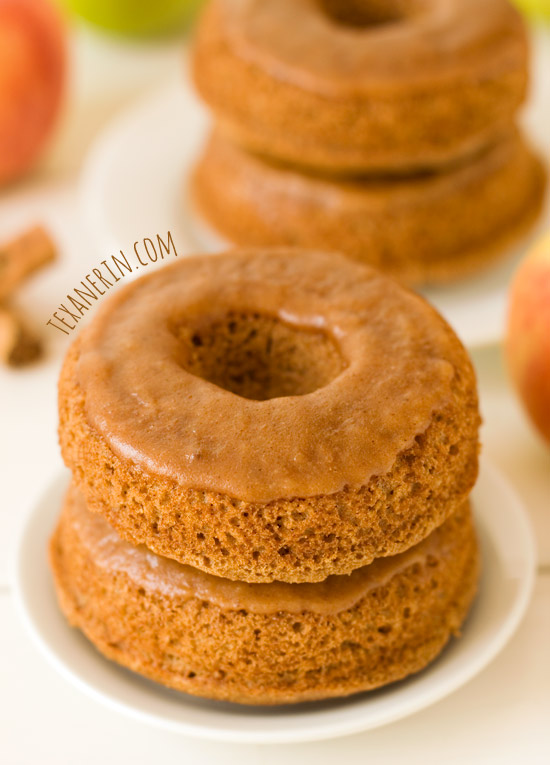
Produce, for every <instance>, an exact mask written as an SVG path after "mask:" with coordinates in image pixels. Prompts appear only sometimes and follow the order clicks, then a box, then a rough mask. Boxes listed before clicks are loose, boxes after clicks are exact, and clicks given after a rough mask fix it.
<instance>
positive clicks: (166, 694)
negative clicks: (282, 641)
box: [15, 464, 535, 743]
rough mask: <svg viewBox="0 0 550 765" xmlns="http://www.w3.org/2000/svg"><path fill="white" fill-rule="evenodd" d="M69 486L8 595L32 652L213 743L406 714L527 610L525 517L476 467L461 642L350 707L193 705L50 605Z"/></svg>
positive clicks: (469, 670) (58, 489)
mask: <svg viewBox="0 0 550 765" xmlns="http://www.w3.org/2000/svg"><path fill="white" fill-rule="evenodd" d="M67 481H68V477H67V476H66V475H64V476H63V477H62V478H59V479H58V480H57V481H56V482H55V483H54V484H53V486H51V488H50V489H49V490H48V491H47V492H46V493H45V494H44V496H43V498H42V500H41V501H40V502H39V503H38V504H37V505H36V507H35V508H34V509H33V511H32V512H31V514H30V515H29V517H28V520H27V523H26V526H25V529H24V531H23V534H22V537H21V540H20V544H19V549H18V557H17V565H16V575H15V590H16V594H17V602H18V605H19V608H20V611H21V613H22V615H23V618H24V621H25V623H26V625H27V627H28V628H29V630H30V632H31V634H32V636H33V637H34V639H35V641H36V642H37V644H38V646H39V647H40V649H41V650H42V651H43V653H44V654H45V655H46V657H47V658H48V659H49V660H50V661H51V662H52V664H53V665H54V666H55V667H56V668H57V669H58V670H59V672H61V674H63V675H64V676H65V677H66V678H67V679H68V680H70V681H71V682H72V683H74V685H76V686H77V687H78V688H80V689H81V690H82V691H84V692H85V693H87V694H89V695H91V696H93V697H94V698H96V699H98V700H99V701H101V702H103V703H104V704H106V705H107V706H109V707H111V708H112V709H116V710H117V711H119V712H123V713H125V714H127V715H129V716H131V717H134V718H137V719H138V720H140V721H142V722H147V723H150V724H152V725H155V726H158V727H161V728H165V729H169V730H172V731H179V732H181V733H184V734H188V735H192V736H198V737H201V738H208V739H213V740H219V741H233V742H237V741H240V742H256V743H282V742H296V741H312V740H316V739H325V738H332V737H335V736H342V735H346V734H350V733H357V732H359V731H363V730H367V729H369V728H375V727H377V726H380V725H384V724H385V723H389V722H391V721H393V720H397V719H399V718H402V717H405V716H406V715H410V714H412V713H413V712H416V711H417V710H419V709H422V708H423V707H426V706H428V705H429V704H433V703H434V702H435V701H437V700H438V699H441V698H443V697H444V696H446V695H447V694H449V693H451V692H452V691H454V690H455V689H456V688H458V687H459V686H461V685H463V684H464V683H466V682H467V681H468V680H469V679H470V678H472V677H473V676H474V675H475V674H476V673H478V672H479V671H480V670H481V669H482V668H483V667H484V666H485V665H486V664H487V663H488V662H489V661H491V659H493V658H494V656H495V655H496V654H497V653H498V652H499V651H500V650H501V649H502V647H503V646H504V645H505V643H506V641H507V640H508V639H509V638H510V636H511V635H512V633H513V632H514V630H515V629H516V627H517V625H518V623H519V621H520V619H521V617H522V615H523V613H524V611H525V608H526V606H527V603H528V600H529V596H530V592H531V588H532V584H533V578H534V564H535V552H534V543H533V537H532V532H531V529H530V525H529V522H528V520H527V517H526V514H525V511H524V509H523V507H522V505H521V503H520V501H519V500H518V498H517V497H516V495H515V494H514V492H513V491H512V490H511V489H510V487H509V486H508V485H507V484H506V482H505V481H504V480H503V478H502V477H501V476H500V474H499V473H498V472H497V471H496V470H495V469H494V468H493V467H490V466H488V465H487V464H484V465H483V468H482V472H481V475H480V478H479V481H478V484H477V486H476V488H475V490H474V493H473V507H474V512H475V517H476V521H477V527H478V530H479V536H480V540H481V546H482V558H483V573H482V579H481V586H480V590H479V593H478V595H477V598H476V601H475V603H474V606H473V609H472V611H471V613H470V616H469V617H468V620H467V622H466V624H465V625H464V630H463V635H462V637H461V638H460V639H458V640H452V641H451V643H450V644H449V645H448V646H447V648H446V649H445V650H444V651H443V653H442V654H441V656H440V657H439V658H438V659H437V660H436V661H435V662H434V663H433V664H431V665H430V666H429V667H428V668H427V669H425V670H424V671H423V672H421V673H420V674H418V675H416V676H414V677H411V678H409V679H407V680H403V681H401V682H399V683H395V684H394V685H391V686H388V687H386V688H383V689H380V690H378V691H371V692H369V693H363V694H359V695H357V696H354V697H350V698H348V699H344V700H340V701H330V702H316V703H307V704H301V705H298V706H295V707H275V708H257V707H246V706H239V705H237V704H228V703H222V702H213V701H207V700H202V699H196V698H194V697H192V696H188V695H186V694H182V693H177V692H176V691H170V690H167V689H165V688H163V687H162V686H160V685H157V684H155V683H152V682H150V681H148V680H145V679H144V678H141V677H140V676H139V675H136V674H134V673H132V672H130V671H128V670H125V669H123V668H121V667H119V666H118V665H116V664H113V663H111V662H109V661H107V659H104V658H103V656H101V654H99V653H98V652H97V651H96V650H95V649H94V647H93V646H92V644H91V643H89V642H88V641H87V640H86V639H85V638H84V637H83V635H82V634H81V633H80V632H79V631H77V630H75V629H72V628H71V627H69V626H68V624H67V623H66V621H65V619H64V617H63V616H62V615H61V612H60V611H59V608H58V606H57V602H56V598H55V594H54V589H53V584H52V579H51V575H50V571H49V569H48V562H47V544H48V539H49V537H50V534H51V532H52V530H53V526H54V524H55V520H56V517H57V515H58V513H59V509H60V505H61V498H62V494H63V491H64V489H65V487H66V485H67Z"/></svg>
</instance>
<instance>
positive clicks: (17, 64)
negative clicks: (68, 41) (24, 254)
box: [0, 0, 65, 185]
mask: <svg viewBox="0 0 550 765" xmlns="http://www.w3.org/2000/svg"><path fill="white" fill-rule="evenodd" d="M64 73H65V41H64V30H63V26H62V23H61V21H60V18H59V16H58V14H57V13H56V11H55V10H54V8H53V6H52V5H50V3H49V2H48V0H0V185H3V184H5V183H7V182H8V181H11V180H14V179H15V178H17V177H19V176H20V175H21V174H22V173H24V172H25V171H26V170H28V169H29V168H30V167H31V165H32V164H33V163H34V162H35V160H36V159H37V158H38V156H39V154H40V152H41V151H42V149H43V147H44V144H45V142H46V140H47V138H48V136H49V134H50V132H51V129H52V127H53V124H54V121H55V117H56V115H57V113H58V111H59V106H60V102H61V95H62V90H63V82H64Z"/></svg>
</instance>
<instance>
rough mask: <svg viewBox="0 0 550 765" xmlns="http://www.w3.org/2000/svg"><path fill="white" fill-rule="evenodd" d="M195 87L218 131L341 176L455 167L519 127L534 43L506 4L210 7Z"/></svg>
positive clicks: (415, 1)
mask: <svg viewBox="0 0 550 765" xmlns="http://www.w3.org/2000/svg"><path fill="white" fill-rule="evenodd" d="M192 70H193V78H194V82H195V85H196V87H197V89H198V91H199V93H200V95H201V96H202V98H203V99H204V101H205V102H206V103H207V104H208V106H209V107H210V108H211V109H212V110H213V112H214V114H215V117H216V120H217V122H219V124H220V128H221V129H222V130H223V132H224V133H225V134H226V135H228V136H229V137H231V139H232V140H234V141H236V142H237V143H240V144H241V145H243V146H246V147H247V148H248V149H250V150H253V151H255V152H257V153H260V154H265V155H267V156H271V157H275V158H277V159H280V160H281V161H286V162H287V163H290V164H294V165H298V166H300V167H310V168H313V169H316V170H322V171H327V172H331V173H341V174H354V175H355V174H358V173H367V172H369V173H372V172H381V171H383V172H384V173H389V172H394V173H405V172H406V173H410V172H412V171H416V170H422V169H426V168H433V167H437V166H444V165H448V164H452V163H457V162H460V161H461V160H463V159H464V158H466V157H468V156H470V155H471V154H472V153H474V152H476V151H478V150H479V149H480V148H481V147H483V146H485V145H486V144H487V143H490V142H491V141H492V140H493V139H494V138H495V137H496V136H497V135H498V134H499V133H500V132H501V130H503V129H506V128H507V126H508V124H509V123H510V122H511V121H512V120H513V117H514V115H515V114H516V112H517V110H518V108H519V106H520V105H521V103H522V102H523V100H524V98H525V94H526V87H527V74H528V71H527V70H528V45H527V36H526V30H525V28H524V24H523V22H522V19H521V17H520V15H519V13H518V12H517V11H516V10H515V9H514V8H513V7H512V5H511V4H510V3H509V2H508V1H507V0H484V2H483V8H482V9H480V4H479V0H384V2H382V0H344V1H342V0H299V2H296V0H261V1H260V0H211V2H210V3H209V4H208V6H207V7H206V9H205V12H204V14H203V16H202V20H201V22H200V24H199V28H198V32H197V35H196V40H195V46H194V56H193V63H192Z"/></svg>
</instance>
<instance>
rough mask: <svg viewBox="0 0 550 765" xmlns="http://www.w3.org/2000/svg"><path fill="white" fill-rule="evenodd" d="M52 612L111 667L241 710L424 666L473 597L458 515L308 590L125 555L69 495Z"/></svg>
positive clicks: (142, 552) (465, 523)
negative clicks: (402, 548)
mask: <svg viewBox="0 0 550 765" xmlns="http://www.w3.org/2000/svg"><path fill="white" fill-rule="evenodd" d="M50 560H51V564H52V568H53V572H54V579H55V584H56V589H57V593H58V597H59V602H60V605H61V608H62V610H63V612H64V613H65V615H66V617H67V618H68V620H69V622H70V623H71V624H73V625H74V626H76V627H78V628H80V629H81V630H82V631H83V632H84V633H85V634H86V636H87V637H88V638H89V639H90V640H91V641H92V643H94V645H95V646H96V647H97V648H98V649H99V650H100V651H101V653H103V654H104V655H105V656H107V657H108V658H110V659H113V660H114V661H117V662H118V663H119V664H122V665H123V666H125V667H128V668H129V669H132V670H134V671H136V672H139V673H140V674H142V675H145V676H146V677H148V678H150V679H152V680H156V681H158V682H160V683H163V684H164V685H168V686H170V687H172V688H176V689H178V690H181V691H186V692H187V693H192V694H195V695H198V696H207V697H209V698H216V699H223V700H228V701H236V702H241V703H245V704H282V703H293V702H298V701H307V700H312V699H320V698H329V697H332V696H345V695H348V694H350V693H356V692H358V691H363V690H367V689H371V688H376V687H378V686H380V685H384V684H386V683H390V682H393V681H395V680H399V679H401V678H403V677H405V676H407V675H409V674H411V673H412V672H417V671H418V670H420V669H422V668H423V667H425V666H426V664H428V663H429V662H430V661H431V660H432V659H433V658H435V656H436V655H437V654H438V653H439V652H440V651H441V649H442V648H443V646H444V645H445V643H446V642H447V641H448V639H449V638H450V637H451V635H453V634H455V633H457V632H458V630H459V628H460V626H461V624H462V621H463V620H464V617H465V615H466V613H467V611H468V608H469V606H470V603H471V601H472V598H473V595H474V593H475V590H476V584H477V578H478V568H479V561H478V551H477V545H476V538H475V532H474V530H473V526H472V519H471V515H470V512H469V510H468V506H467V504H466V505H464V506H463V507H462V508H460V509H459V510H458V511H457V512H456V513H455V514H454V515H453V516H452V517H451V518H450V519H449V520H447V521H446V522H445V523H444V524H443V525H442V526H440V527H439V528H438V529H436V530H435V531H434V532H433V533H432V534H431V535H430V536H429V537H428V538H427V539H425V540H424V541H423V542H420V543H419V544H418V545H417V546H416V547H413V548H412V549H410V550H407V551H406V552H404V553H401V554H400V555H397V556H394V557H391V558H384V559H380V560H378V561H375V562H374V563H373V564H372V565H370V566H366V567H364V568H360V569H357V570H356V571H355V572H354V573H353V574H351V576H335V577H331V578H330V579H329V580H327V581H325V582H321V583H319V584H280V583H273V584H256V585H250V584H249V585H247V584H244V583H242V582H230V581H228V580H224V579H219V578H218V577H215V576H212V575H210V574H205V573H203V572H201V571H198V570H197V569H192V568H190V567H189V566H182V565H181V564H179V563H176V562H174V561H171V560H168V559H166V558H160V557H158V556H156V555H154V554H152V553H150V552H149V551H148V550H147V549H146V548H143V547H137V548H136V547H133V546H132V545H130V544H128V543H127V542H124V541H122V540H121V539H120V537H119V536H118V535H117V534H116V532H115V531H114V530H113V529H112V528H111V527H110V526H109V525H108V524H107V523H106V521H105V520H104V519H103V518H101V517H100V516H98V515H97V514H94V513H90V512H88V510H87V509H86V507H85V504H84V501H83V499H82V497H81V496H80V495H79V494H78V492H76V491H75V489H74V488H73V489H71V490H70V492H69V494H68V496H67V499H66V501H65V506H64V508H63V512H62V515H61V519H60V522H59V525H58V528H57V530H56V532H55V534H54V537H53V539H52V542H51V547H50Z"/></svg>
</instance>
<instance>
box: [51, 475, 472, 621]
mask: <svg viewBox="0 0 550 765" xmlns="http://www.w3.org/2000/svg"><path fill="white" fill-rule="evenodd" d="M63 512H64V515H65V519H66V521H67V522H68V523H69V524H70V525H71V526H72V528H73V529H74V530H75V531H76V532H77V534H78V537H79V539H80V543H81V544H82V546H83V547H84V548H86V550H87V551H88V553H89V555H90V558H91V559H92V560H93V561H94V563H95V565H96V566H98V567H99V568H101V569H103V570H105V571H110V572H113V573H114V574H115V573H120V572H123V573H125V574H126V575H127V576H128V577H129V578H130V580H131V581H132V582H133V583H134V584H135V586H137V587H143V588H144V589H145V590H146V591H147V592H148V593H156V594H158V595H164V596H167V597H170V598H176V599H180V600H181V599H183V600H186V599H189V598H198V599H201V600H204V601H207V602H208V603H213V604H215V605H217V606H218V607H219V608H221V609H224V610H234V611H239V610H241V609H243V610H245V611H247V612H250V613H254V614H275V613H279V612H287V613H295V614H298V613H302V612H304V611H309V612H313V613H317V614H323V615H329V614H337V613H340V612H342V611H347V610H349V609H351V608H353V607H354V606H355V605H356V604H357V603H358V602H359V601H360V600H361V599H362V598H364V597H365V595H367V594H368V593H369V591H371V590H373V589H378V588H380V587H383V586H384V585H386V584H387V583H388V582H389V581H390V580H391V579H392V578H393V577H394V576H396V575H397V574H400V573H402V572H404V571H406V570H407V569H409V568H410V567H412V566H414V565H415V564H421V565H425V564H426V561H427V560H429V559H430V556H434V555H437V556H443V557H448V556H451V557H452V556H453V554H454V552H455V550H454V548H455V547H456V545H457V544H458V542H457V537H456V535H455V534H454V533H453V529H454V526H452V525H451V524H443V525H442V526H440V527H439V528H438V529H436V530H435V531H434V532H432V534H430V536H429V537H427V538H426V539H424V540H423V541H422V542H420V543H419V544H417V545H415V546H414V547H411V548H410V549H409V550H406V551H405V552H403V553H400V554H399V555H394V556H391V557H389V558H379V559H378V560H376V561H374V563H371V564H370V565H369V566H363V567H362V568H358V569H356V570H355V571H354V572H353V573H352V574H350V575H349V576H329V577H328V578H327V579H325V581H324V582H318V583H316V584H308V583H302V584H287V583H284V582H272V583H271V584H248V583H246V582H236V581H231V580H229V579H223V578H221V577H218V576H213V575H212V574H208V573H205V572H203V571H199V570H198V569H196V568H192V567H191V566H186V565H182V564H180V563H177V562H176V561H173V560H170V559H169V558H164V557H160V556H158V555H155V554H154V553H152V552H150V551H149V550H148V549H147V548H146V547H145V546H144V545H139V546H137V547H136V546H134V545H131V544H129V543H128V542H125V541H123V540H122V539H121V538H120V537H119V536H118V534H117V533H116V531H115V530H114V529H113V528H112V527H111V526H110V525H109V524H108V523H107V522H106V521H105V520H104V519H103V518H102V517H101V516H99V515H97V514H96V513H91V512H90V511H89V510H87V508H86V504H85V502H84V499H83V497H82V495H81V494H80V493H79V492H78V490H77V489H76V487H74V485H73V486H71V488H70V489H69V494H68V497H67V501H66V502H65V505H64V511H63ZM469 512H470V510H469V505H468V503H466V504H465V505H464V506H463V508H462V509H460V510H459V511H458V512H457V518H458V517H461V518H463V519H464V522H465V523H466V521H467V518H468V517H469Z"/></svg>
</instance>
